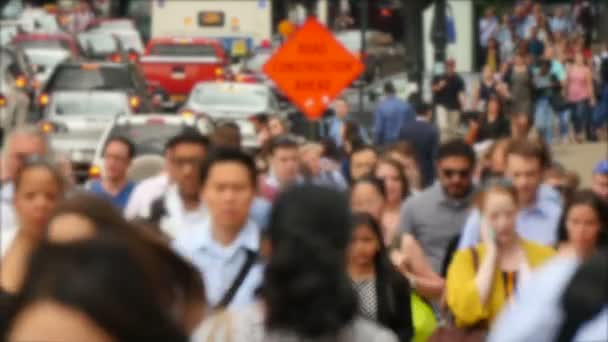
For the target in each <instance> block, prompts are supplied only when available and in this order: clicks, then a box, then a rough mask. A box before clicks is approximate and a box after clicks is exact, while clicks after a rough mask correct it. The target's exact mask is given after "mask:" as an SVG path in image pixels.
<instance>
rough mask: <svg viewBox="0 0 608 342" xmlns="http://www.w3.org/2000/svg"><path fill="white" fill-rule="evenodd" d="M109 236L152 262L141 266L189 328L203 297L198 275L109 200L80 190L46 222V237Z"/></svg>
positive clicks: (197, 318) (55, 239) (197, 316)
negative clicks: (130, 221)
mask: <svg viewBox="0 0 608 342" xmlns="http://www.w3.org/2000/svg"><path fill="white" fill-rule="evenodd" d="M99 235H103V236H106V235H108V236H111V237H113V238H115V239H118V240H121V241H124V242H126V243H129V244H130V246H131V248H132V250H133V252H134V253H135V254H136V256H142V255H144V256H147V258H148V259H150V260H152V259H153V260H154V261H153V262H150V263H146V264H145V265H144V266H143V267H144V269H145V271H147V272H148V274H149V276H150V277H151V278H154V282H153V284H154V288H155V290H156V294H157V295H158V297H159V301H161V302H162V304H163V305H164V307H166V308H170V311H171V313H172V316H173V318H174V319H175V320H176V322H178V324H179V325H180V326H181V327H182V328H183V329H184V331H186V332H188V333H189V332H191V331H192V330H193V329H194V328H195V327H196V326H197V325H198V324H199V323H200V321H201V319H202V318H203V311H204V304H205V297H204V289H203V284H202V279H201V278H200V276H199V273H198V272H197V271H196V269H195V268H194V267H192V266H191V265H190V264H188V263H187V262H185V261H184V260H183V259H182V258H180V257H179V256H177V255H176V254H175V253H173V251H171V250H170V249H169V247H168V246H166V244H165V243H163V242H162V241H160V240H159V239H158V238H157V236H156V235H155V234H153V233H151V232H149V231H147V230H145V229H141V228H139V227H136V226H133V225H131V224H129V223H128V222H127V221H126V220H124V219H123V217H122V216H121V214H120V211H119V210H118V209H117V208H116V207H115V206H113V205H112V204H111V203H110V202H108V201H106V200H104V199H103V198H100V197H98V196H94V195H92V194H87V193H82V194H77V195H75V196H74V197H71V198H68V199H66V200H65V201H64V202H62V203H61V204H59V206H58V207H57V209H56V210H55V212H54V214H53V217H52V218H51V220H50V222H49V227H48V232H47V240H48V241H49V242H50V243H55V244H63V243H70V242H73V241H80V240H88V239H92V238H94V237H96V236H99Z"/></svg>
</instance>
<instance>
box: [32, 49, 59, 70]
mask: <svg viewBox="0 0 608 342" xmlns="http://www.w3.org/2000/svg"><path fill="white" fill-rule="evenodd" d="M25 54H26V55H27V57H28V58H29V60H30V63H31V64H32V65H44V66H47V67H49V66H50V67H53V66H55V65H57V64H59V62H61V61H62V60H64V59H65V58H67V57H68V56H69V55H70V53H69V52H68V51H66V50H63V49H50V50H42V49H41V50H38V49H27V50H25Z"/></svg>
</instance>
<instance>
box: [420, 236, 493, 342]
mask: <svg viewBox="0 0 608 342" xmlns="http://www.w3.org/2000/svg"><path fill="white" fill-rule="evenodd" d="M470 251H471V254H472V256H473V266H474V268H475V271H477V269H478V268H479V256H478V254H477V250H476V249H475V248H474V247H472V248H470ZM444 310H445V312H444V314H443V316H444V317H445V318H446V319H445V320H444V322H443V323H442V325H441V326H440V327H439V328H437V329H436V330H435V332H434V333H433V335H432V336H431V337H430V338H429V339H428V342H483V341H485V340H486V336H487V334H488V331H487V329H486V328H485V327H486V324H485V323H486V322H485V321H482V322H479V323H478V324H476V325H475V326H472V327H465V328H460V327H457V326H456V325H455V324H454V319H453V315H452V314H451V313H450V312H449V309H447V305H446V306H445V307H444Z"/></svg>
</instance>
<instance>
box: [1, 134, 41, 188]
mask: <svg viewBox="0 0 608 342" xmlns="http://www.w3.org/2000/svg"><path fill="white" fill-rule="evenodd" d="M48 152H49V146H48V141H47V137H46V135H45V134H44V133H43V132H41V131H40V130H39V129H38V127H36V126H23V127H17V128H15V129H14V130H13V131H12V132H10V134H9V135H8V136H7V137H6V140H5V141H4V148H3V153H2V175H1V176H2V181H12V180H13V179H14V178H15V176H16V175H17V173H18V172H19V170H21V168H22V167H23V164H24V163H25V161H26V160H27V159H28V158H30V157H32V156H41V157H46V156H47V154H48Z"/></svg>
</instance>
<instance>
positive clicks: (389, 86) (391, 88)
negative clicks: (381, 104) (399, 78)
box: [384, 81, 396, 96]
mask: <svg viewBox="0 0 608 342" xmlns="http://www.w3.org/2000/svg"><path fill="white" fill-rule="evenodd" d="M395 93H396V91H395V85H393V82H390V81H389V82H386V83H384V94H385V95H386V96H390V95H395Z"/></svg>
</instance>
